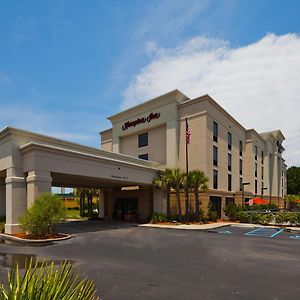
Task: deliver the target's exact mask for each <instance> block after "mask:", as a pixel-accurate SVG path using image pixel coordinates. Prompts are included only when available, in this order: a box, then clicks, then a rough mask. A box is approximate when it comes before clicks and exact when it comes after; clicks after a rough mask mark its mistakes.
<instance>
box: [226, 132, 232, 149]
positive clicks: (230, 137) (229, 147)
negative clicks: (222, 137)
mask: <svg viewBox="0 0 300 300" xmlns="http://www.w3.org/2000/svg"><path fill="white" fill-rule="evenodd" d="M227 139H228V150H231V148H232V134H231V132H228V136H227Z"/></svg>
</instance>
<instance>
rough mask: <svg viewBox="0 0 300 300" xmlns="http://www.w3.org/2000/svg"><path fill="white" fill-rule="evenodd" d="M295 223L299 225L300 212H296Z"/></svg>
mask: <svg viewBox="0 0 300 300" xmlns="http://www.w3.org/2000/svg"><path fill="white" fill-rule="evenodd" d="M297 224H298V225H300V213H297Z"/></svg>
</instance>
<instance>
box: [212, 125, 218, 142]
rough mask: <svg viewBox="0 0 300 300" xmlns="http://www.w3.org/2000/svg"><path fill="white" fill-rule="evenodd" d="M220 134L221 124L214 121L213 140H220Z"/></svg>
mask: <svg viewBox="0 0 300 300" xmlns="http://www.w3.org/2000/svg"><path fill="white" fill-rule="evenodd" d="M218 136H219V125H218V123H217V122H216V121H213V141H214V142H216V143H217V142H218Z"/></svg>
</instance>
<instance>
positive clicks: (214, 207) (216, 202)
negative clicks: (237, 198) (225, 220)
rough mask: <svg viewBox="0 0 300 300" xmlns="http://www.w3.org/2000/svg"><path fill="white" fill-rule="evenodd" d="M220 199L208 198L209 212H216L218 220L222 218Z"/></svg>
mask: <svg viewBox="0 0 300 300" xmlns="http://www.w3.org/2000/svg"><path fill="white" fill-rule="evenodd" d="M221 207H222V197H216V196H210V210H211V211H212V212H213V211H214V212H217V214H218V218H219V219H220V218H221V217H222V211H221Z"/></svg>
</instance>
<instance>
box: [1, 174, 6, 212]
mask: <svg viewBox="0 0 300 300" xmlns="http://www.w3.org/2000/svg"><path fill="white" fill-rule="evenodd" d="M5 189H6V187H5V178H3V181H2V178H0V216H5V215H6V205H5V202H6V201H5V197H6V196H5V194H6V193H5Z"/></svg>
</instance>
